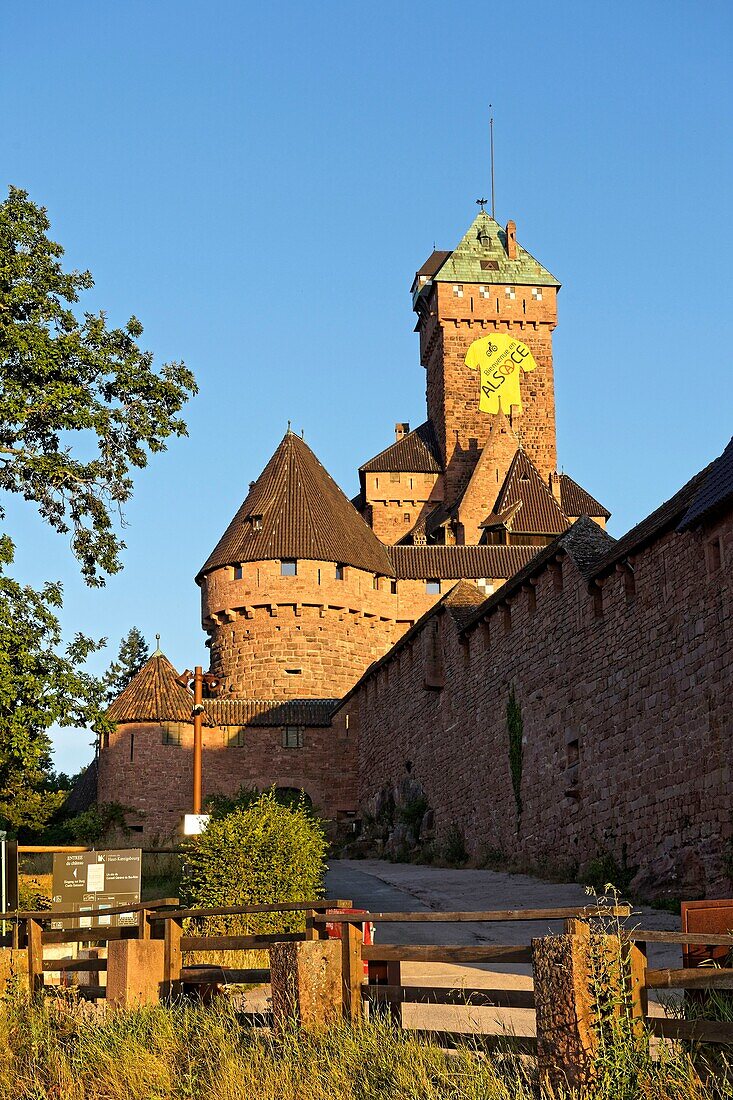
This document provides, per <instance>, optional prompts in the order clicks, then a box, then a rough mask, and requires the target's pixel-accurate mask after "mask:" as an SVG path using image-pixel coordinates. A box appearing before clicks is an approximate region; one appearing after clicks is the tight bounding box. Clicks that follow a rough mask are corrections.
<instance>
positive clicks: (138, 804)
mask: <svg viewBox="0 0 733 1100" xmlns="http://www.w3.org/2000/svg"><path fill="white" fill-rule="evenodd" d="M176 728H177V729H180V732H181V744H180V745H177V744H164V742H163V734H164V727H163V726H161V725H159V724H157V723H152V722H141V723H135V724H132V723H125V724H120V725H119V726H118V727H117V729H116V730H115V731H114V732H113V733H112V734H111V736H110V739H109V745H108V746H107V747H104V748H102V750H101V752H100V756H99V786H98V799H99V801H100V802H119V803H122V804H123V805H126V806H129V807H131V808H132V809H133V810H135V811H137V812H138V813H139V815H140V816H139V817H135V816H134V815H133V816H131V817H130V821H131V822H132V823H133V824H134V823H139V824H141V825H142V826H143V833H142V839H144V840H145V842H146V843H147V842H150V841H151V840H153V839H154V838H165V837H171V836H175V835H176V834H177V833H178V832H179V831H180V827H181V822H182V818H183V814H184V813H186V812H189V811H190V808H191V798H192V788H193V772H192V768H193V726H191V725H181V726H180V727H178V726H177V727H176ZM234 733H235V729H234V728H223V729H219V728H210V727H204V730H203V763H202V775H203V794H204V800H205V799H206V798H207V797H208V796H209V795H212V794H217V793H222V794H228V795H233V794H236V793H237V791H238V790H239V789H240V787H248V788H251V787H257V788H259V789H260V790H264V789H267V788H269V787H271V786H273V785H274V786H275V787H291V788H295V789H296V790H304V791H305V792H306V794H308V795H309V797H310V798H311V799H312V801H313V803H314V805H315V806H316V807H317V808H318V809H319V810H321V811H322V813H323V814H324V816H325V817H327V818H331V819H334V820H336V819H337V818H338V817H339V815H341V814H343V813H344V812H345V811H353V810H354V809H355V807H356V745H355V740H354V736H353V733H350V732H349V731H348V730H347V729H341V730H340V731H335V730H333V729H331V728H328V727H326V728H324V727H316V728H308V727H306V728H304V729H303V731H302V747H300V748H285V747H283V735H282V729H279V728H270V727H261V726H247V727H245V729H244V736H243V744H241V745H236V746H230V739H231V737H232V735H233V734H234ZM137 836H138V834H133V836H132V838H131V840H135V838H136V837H137Z"/></svg>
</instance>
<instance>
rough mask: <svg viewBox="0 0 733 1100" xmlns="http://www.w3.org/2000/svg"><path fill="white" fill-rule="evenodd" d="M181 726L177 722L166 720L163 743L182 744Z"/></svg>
mask: <svg viewBox="0 0 733 1100" xmlns="http://www.w3.org/2000/svg"><path fill="white" fill-rule="evenodd" d="M180 743H181V726H180V724H179V723H177V722H166V723H165V724H164V726H163V744H164V745H180Z"/></svg>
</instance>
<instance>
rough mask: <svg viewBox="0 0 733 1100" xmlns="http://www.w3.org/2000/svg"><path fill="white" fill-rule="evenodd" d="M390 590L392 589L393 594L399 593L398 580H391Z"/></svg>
mask: <svg viewBox="0 0 733 1100" xmlns="http://www.w3.org/2000/svg"><path fill="white" fill-rule="evenodd" d="M389 590H390V592H391V593H392V595H393V596H395V595H396V594H397V581H390V582H389Z"/></svg>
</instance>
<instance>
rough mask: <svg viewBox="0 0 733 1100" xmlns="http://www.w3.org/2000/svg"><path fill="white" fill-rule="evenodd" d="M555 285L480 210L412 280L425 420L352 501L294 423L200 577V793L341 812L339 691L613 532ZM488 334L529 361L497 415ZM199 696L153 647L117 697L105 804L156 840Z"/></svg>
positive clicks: (351, 765)
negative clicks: (572, 441) (568, 463)
mask: <svg viewBox="0 0 733 1100" xmlns="http://www.w3.org/2000/svg"><path fill="white" fill-rule="evenodd" d="M559 285H560V284H559V283H558V282H557V280H556V279H555V278H554V277H553V276H552V275H551V274H550V273H549V272H548V271H547V270H546V269H545V268H543V267H542V266H541V265H540V264H539V263H538V262H537V261H536V260H534V259H533V258H532V257H531V256H530V255H529V253H528V252H526V251H525V250H524V249H523V248H522V247H521V246H520V245H518V244H517V242H516V231H515V226H514V223H513V222H509V223H508V224H507V227H506V229H502V228H501V227H500V226H499V225H498V224H497V223H496V222H495V221H494V220H493V219H492V218H490V217H489V216H488V215H487V214H485V213H484V212H481V213H480V214H479V215H478V216H477V217H476V218H475V219H474V221H473V223H472V225H471V227H470V228H469V230H468V232H467V233H466V234H465V236H464V237H463V239H462V240H461V241H460V242H459V244H458V246H457V248H456V249H455V250H453V251H452V252H434V253H433V254H432V255H431V256H430V258H429V259H428V261H427V262H426V263H425V264H424V265H423V266H422V267H421V268H420V270H419V271H418V272H417V274H416V276H415V280H414V283H413V287H412V294H413V306H414V309H415V312H416V313H417V317H418V321H417V331H418V333H419V338H420V358H421V362H422V363H423V365H424V366H425V368H426V371H427V413H428V418H427V420H426V421H425V422H424V423H423V424H421V425H420V426H419V427H418V428H416V429H414V430H413V431H410V427H409V424H405V423H399V424H397V426H396V432H395V441H394V443H392V444H391V445H390V446H388V447H386V448H385V449H384V450H383V451H381V452H380V453H379V454H378V455H375V456H374V457H373V458H371V459H369V461H367V462H365V463H364V464H363V465H362V466H361V467H360V469H359V479H360V491H359V493H358V495H357V496H356V497H354V499H353V500H351V501H349V500H348V499H347V497H346V496H345V495H344V493H343V492H342V491H341V489H340V488H339V487H338V486H337V485H336V483H335V482H334V481H333V479H332V478H331V477H330V475H329V474H328V473H327V471H326V470H325V469H324V468H323V466H322V465H321V464H320V462H319V461H318V459H317V458H316V456H315V454H314V453H313V451H312V450H311V449H310V447H309V446H308V445H307V444H306V443H305V441H304V440H303V439H301V438H300V437H299V436H296V435H294V434H293V433H292V432H291V431H290V430H288V432H287V433H286V435H285V436H284V438H283V439H282V441H281V442H280V444H279V445H278V447H277V448H276V450H275V452H274V454H273V455H272V457H271V459H270V460H269V462H268V463H267V465H266V466H265V468H264V470H263V471H262V473H261V474H260V476H259V477H258V478H257V479H256V480H255V481H253V482H251V483H250V488H249V492H248V493H247V495H246V498H245V500H244V502H243V503H242V505H241V507H240V508H239V510H238V511H237V513H236V515H235V516H234V517H233V519H232V520H231V522H230V523H229V525H228V526H227V527H226V529H225V531H224V534H223V535H222V536H221V538H220V539H219V540H218V542H217V543H216V545H215V547H214V550H213V551H212V553H211V555H210V556H209V558H208V559H207V561H206V562H205V563H204V565H203V566H202V568H201V570H200V571H199V573H198V575H197V577H196V582H197V584H198V585H199V587H200V589H201V617H202V626H203V628H204V630H205V631H206V633H207V635H208V641H207V645H208V646H209V649H210V670H211V672H212V673H214V674H215V676H216V677H217V679H218V680H219V688H218V690H217V694H216V695H215V696H214V697H212V698H208V699H205V702H204V705H205V709H206V722H205V727H204V733H203V745H204V761H203V776H204V795H205V796H206V794H208V793H214V792H215V791H223V792H227V793H233V792H234V791H236V790H237V789H238V788H239V787H241V786H245V787H260V788H263V787H269V786H271V785H275V786H278V787H286V788H293V789H296V790H301V789H302V790H304V791H305V792H306V793H307V794H308V795H309V796H310V797H311V798H312V800H313V802H314V803H315V804H316V805H317V806H318V807H319V808H320V809H321V810H322V811H323V812H324V813H325V814H326V815H327V816H328V817H330V818H332V819H334V820H336V821H339V820H344V819H345V818H346V819H348V817H349V815H351V814H353V812H354V808H355V806H356V803H357V792H356V770H355V769H356V745H355V743H354V738H353V737H352V736H351V735H350V733H349V730H348V728H343V727H338V728H337V727H336V726H332V715H333V713H334V709H335V707H336V705H337V704H338V702H339V700H341V699H342V698H343V697H344V696H345V695H346V694H347V693H349V692H350V691H351V689H352V688H353V687H354V685H355V684H356V683H357V682H358V681H359V679H360V677H362V676H363V674H364V673H365V672H366V670H367V669H368V668H370V667H371V666H373V665H374V664H375V662H379V661H380V660H381V659H382V658H383V657H384V656H385V654H386V653H387V652H388V651H389V650H390V649H391V648H392V647H393V646H394V645H395V643H397V642H398V641H399V640H400V639H402V638H404V636H405V635H406V634H407V632H409V631H410V629H411V628H412V627H413V626H414V625H415V624H416V623H417V621H418V620H420V619H421V617H422V616H423V615H425V614H426V613H427V612H428V611H429V610H430V609H431V608H432V607H433V606H434V605H435V604H436V602H437V601H439V600H444V599H447V598H448V595H449V593H453V594H452V595H451V599H453V598H454V597H455V592H456V591H458V592H459V594H460V595H461V601H463V603H465V600H466V593H470V594H471V598H472V599H473V600H474V602H475V603H476V605H477V606H478V604H479V603H480V602H481V600H482V599H484V598H486V597H489V596H490V595H491V594H492V593H493V592H494V591H496V589H497V588H499V587H500V586H501V585H502V584H504V583H505V582H506V581H507V580H508V579H509V578H511V577H513V576H514V575H515V574H516V573H517V572H519V570H521V569H522V568H524V567H525V566H527V565H528V563H529V562H530V560H531V559H532V558H533V557H534V555H535V554H536V553H537V550H538V548H540V547H542V546H544V545H546V544H547V543H548V542H550V541H551V540H552V539H554V538H555V537H556V536H557V535H558V534H561V533H562V532H564V531H565V530H567V529H568V527H569V526H570V524H571V522H572V521H573V520H574V519H576V518H577V517H578V516H580V515H588V516H590V517H592V518H594V519H596V520H597V522H598V523H599V524H600V525H601V526H602V525H604V524H605V521H606V519H607V517H608V515H609V513H608V512H607V511H606V509H605V508H603V506H602V505H601V504H599V503H598V501H596V500H595V499H594V498H593V497H592V496H590V494H588V493H587V492H586V491H585V490H584V489H582V488H581V487H580V486H579V485H578V484H577V483H576V482H575V481H573V480H572V479H571V478H570V477H568V476H567V475H566V474H559V473H558V472H557V469H556V440H555V402H554V387H553V375H552V369H553V368H552V331H553V329H554V327H555V324H556V320H557V309H556V307H557V292H558V289H559ZM495 334H496V335H497V336H504V337H506V336H511V337H515V338H517V339H518V340H520V341H521V343H522V344H523V345H525V347H526V348H528V349H529V350H530V352H531V353H532V355H533V357H534V361H535V364H536V367H535V369H534V370H533V371H532V372H531V373H527V374H524V375H523V376H522V378H521V382H520V390H518V391H514V390H513V391H512V393H515V392H516V393H517V394H518V400H519V403H518V404H512V403H509V407H507V408H503V407H502V408H499V407H498V406H497V411H495V412H487V411H482V409H481V408H480V402H479V396H480V382H481V379H482V377H483V376H482V375H481V376H480V375H479V372H477V371H476V370H474V369H472V368H471V367H470V366H467V365H466V355H467V352H468V350H469V348H470V347H471V345H472V344H473V343H474V342H475V341H476V340H477V339H481V338H482V337H484V336H494V335H495ZM520 405H521V408H520ZM212 541H213V540H212ZM462 581H464V582H470V583H467V584H464V585H462V586H461V588H460V589H456V586H457V585H458V584H459V583H460V582H462ZM405 653H406V655H405V657H404V660H406V661H411V660H412V659H413V658H412V656H411V653H410V648H409V647H407V649H406V651H405ZM414 659H415V668H416V669H419V668H420V667H421V662H420V660H419V658H418V656H417V655H416V656H415V658H414ZM416 674H417V675H420V673H419V672H416ZM146 677H147V679H146ZM151 685H152V686H151ZM426 687H427V688H430V684H427V683H426ZM189 696H190V692H189V691H188V689H187V688H186V687H185V686H182V685H181V684H180V683H178V681H177V679H176V673H175V670H174V669H173V668H172V667H171V666H170V665H169V664H168V663H167V662H166V661H165V658H163V656H162V654H157V655H156V658H155V661H153V662H152V664H151V666H150V668H149V669H148V670H147V672H146V671H145V670H143V672H142V673H140V680H139V683H136V681H133V682H132V684H131V685H130V686H129V687H128V688H127V689H126V691H125V693H123V696H121V697H120V700H119V701H118V704H119V705H117V710H115V711H114V713H115V715H116V716H117V720H118V723H119V724H118V727H117V731H116V732H115V733H114V734H113V735H112V736H111V738H110V740H109V742H108V743H106V744H104V745H103V746H102V749H101V752H100V761H99V775H100V798H102V799H103V800H105V801H119V802H123V803H125V804H126V805H139V806H140V808H141V811H144V813H145V814H146V815H147V816H145V817H144V818H141V820H140V822H139V824H138V825H137V826H136V828H138V829H139V830H144V831H145V832H149V833H150V834H151V835H152V834H154V833H155V832H156V831H158V832H161V831H162V832H163V833H166V832H169V831H170V829H171V828H172V826H173V824H174V822H175V821H176V820H177V817H176V815H177V814H178V812H179V810H181V811H182V810H183V809H185V808H186V807H187V797H188V796H187V791H188V789H189V783H190V779H189V764H190V761H189V757H188V755H187V753H186V752H185V750H186V749H187V748H189V747H190V745H191V739H192V727H191V724H190V722H187V721H186V715H187V713H188V707H189V703H191V700H190V698H189ZM391 720H392V719H390V721H391ZM395 721H396V722H397V724H396V726H395V732H397V730H398V728H399V723H398V721H397V719H395ZM181 750H184V751H183V752H182V751H181ZM176 754H177V755H176ZM115 777H117V778H115ZM161 777H164V782H163V789H164V790H167V791H169V795H170V797H169V798H168V802H169V803H170V805H166V806H163V805H162V803H163V802H165V796H164V795H161V793H160V792H161ZM117 779H119V782H118V781H117ZM120 784H121V785H122V786H120ZM166 784H167V785H166ZM122 787H124V789H122ZM155 807H157V808H155Z"/></svg>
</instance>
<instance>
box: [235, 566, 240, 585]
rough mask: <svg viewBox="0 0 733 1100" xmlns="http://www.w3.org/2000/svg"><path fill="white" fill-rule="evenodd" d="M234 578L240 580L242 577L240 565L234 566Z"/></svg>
mask: <svg viewBox="0 0 733 1100" xmlns="http://www.w3.org/2000/svg"><path fill="white" fill-rule="evenodd" d="M234 579H235V581H241V579H242V566H241V565H235V566H234Z"/></svg>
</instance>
